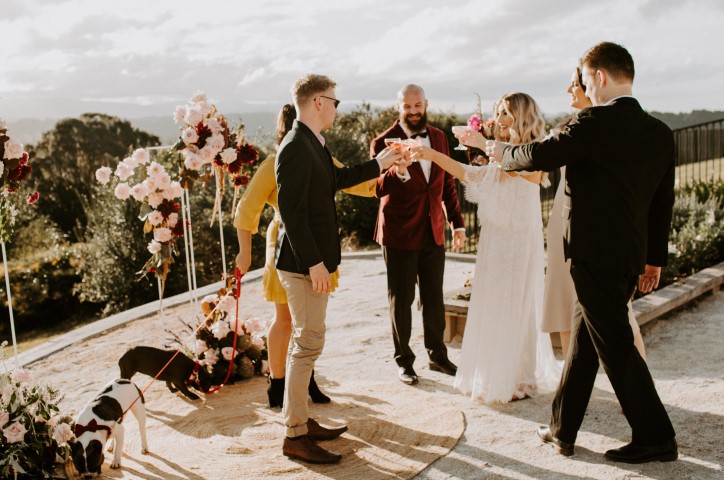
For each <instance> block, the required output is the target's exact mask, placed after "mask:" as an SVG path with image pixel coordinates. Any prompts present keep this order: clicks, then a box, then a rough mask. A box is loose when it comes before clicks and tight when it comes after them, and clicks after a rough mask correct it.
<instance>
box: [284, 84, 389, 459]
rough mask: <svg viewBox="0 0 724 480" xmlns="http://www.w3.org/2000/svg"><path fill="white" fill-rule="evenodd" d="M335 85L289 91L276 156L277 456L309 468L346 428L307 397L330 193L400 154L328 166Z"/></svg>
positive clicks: (320, 307)
mask: <svg viewBox="0 0 724 480" xmlns="http://www.w3.org/2000/svg"><path fill="white" fill-rule="evenodd" d="M335 86H336V84H335V82H334V81H332V80H331V79H330V78H328V77H325V76H323V75H314V74H309V75H305V76H304V77H302V78H300V79H299V80H297V81H296V82H295V83H294V85H293V86H292V97H293V99H294V106H295V107H296V110H297V112H298V117H297V118H298V119H297V120H296V121H295V122H294V127H293V128H292V130H291V131H289V133H287V135H286V136H285V137H284V140H283V141H282V143H281V145H280V146H279V151H278V153H277V157H276V164H275V169H276V181H277V188H278V198H279V213H280V214H281V217H282V223H281V228H280V230H279V239H278V241H277V252H276V267H277V271H278V274H279V278H280V279H281V282H282V285H283V286H284V290H285V291H286V293H287V298H288V303H289V310H290V311H291V314H292V325H293V328H294V335H293V342H294V348H293V351H292V355H291V358H290V360H289V367H288V368H287V375H286V385H285V398H284V423H285V425H286V437H285V438H284V446H283V448H282V452H283V453H284V455H286V456H288V457H293V458H298V459H300V460H303V461H306V462H310V463H334V462H338V461H339V460H340V459H341V456H340V455H338V454H336V453H332V452H329V451H327V450H325V449H323V448H322V447H320V446H319V445H317V443H316V441H318V440H330V439H332V438H336V437H337V436H339V435H340V434H342V433H343V432H344V431H346V430H347V427H346V426H345V427H341V428H337V429H326V428H324V427H321V426H320V425H319V424H317V423H316V422H315V421H314V420H313V419H310V418H309V410H308V407H307V394H308V393H307V392H308V386H309V379H310V376H311V374H312V370H313V369H314V362H315V361H316V360H317V358H318V357H319V355H320V354H321V353H322V347H323V346H324V332H325V322H324V320H325V315H326V309H327V299H328V297H329V289H330V286H331V278H330V272H334V271H335V270H336V269H337V266H338V265H339V263H340V259H341V250H340V244H339V227H338V225H337V212H336V208H335V203H334V194H335V192H336V191H337V190H339V189H343V188H347V187H351V186H352V185H357V184H358V183H362V182H364V181H366V180H371V179H373V178H375V177H377V176H379V175H380V172H381V171H382V170H383V169H386V168H389V167H390V166H391V165H392V163H393V162H394V161H397V160H400V159H401V158H402V155H401V153H400V152H399V151H396V150H392V149H389V148H388V149H386V150H384V151H383V152H380V154H379V155H377V158H376V159H373V160H369V161H367V162H365V163H363V164H360V165H355V166H353V167H347V168H335V167H334V164H333V163H332V156H331V154H330V153H329V150H327V147H326V146H325V141H324V137H322V135H321V133H320V132H321V131H322V130H326V129H329V128H331V127H332V124H333V122H334V117H335V116H336V114H337V105H338V104H339V100H337V98H336V94H335Z"/></svg>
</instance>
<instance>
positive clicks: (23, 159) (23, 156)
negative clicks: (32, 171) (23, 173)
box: [20, 152, 30, 165]
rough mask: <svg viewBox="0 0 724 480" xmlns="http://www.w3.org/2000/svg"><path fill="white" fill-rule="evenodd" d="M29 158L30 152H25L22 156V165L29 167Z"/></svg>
mask: <svg viewBox="0 0 724 480" xmlns="http://www.w3.org/2000/svg"><path fill="white" fill-rule="evenodd" d="M29 158H30V157H29V156H28V152H23V154H22V155H20V165H27V164H28V159H29Z"/></svg>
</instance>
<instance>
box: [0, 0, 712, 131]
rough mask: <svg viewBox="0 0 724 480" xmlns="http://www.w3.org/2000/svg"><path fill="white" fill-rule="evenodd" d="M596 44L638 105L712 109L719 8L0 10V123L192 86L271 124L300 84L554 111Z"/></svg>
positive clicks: (636, 1) (156, 101)
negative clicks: (628, 77)
mask: <svg viewBox="0 0 724 480" xmlns="http://www.w3.org/2000/svg"><path fill="white" fill-rule="evenodd" d="M602 40H610V41H614V42H617V43H620V44H622V45H624V46H625V47H627V48H628V49H629V51H630V52H631V53H632V55H633V57H634V60H635V62H636V81H635V84H634V94H635V95H636V96H637V97H638V98H639V99H640V101H641V103H642V104H643V106H644V108H646V109H648V110H660V111H674V112H677V111H689V110H692V109H709V110H716V109H718V110H724V93H722V92H723V89H722V87H723V86H724V53H722V45H724V1H722V0H690V1H687V0H610V1H604V0H600V1H587V0H571V1H569V0H506V1H483V0H478V1H453V0H450V1H440V0H435V1H430V0H419V1H411V0H405V1H403V0H296V1H295V0H264V1H262V0H257V1H249V0H237V1H215V0H193V1H189V0H173V1H171V0H112V1H111V0H65V1H63V0H2V8H1V9H0V45H2V57H0V58H2V62H1V63H0V72H1V74H0V117H2V118H4V119H5V120H18V119H21V118H58V117H67V116H76V115H78V114H80V113H83V112H89V111H97V112H104V113H111V114H115V115H120V116H123V117H127V118H135V117H141V116H150V115H153V116H155V115H169V116H170V115H172V113H173V108H174V107H175V105H177V104H180V103H185V102H186V100H187V99H188V98H189V97H190V96H191V95H192V94H193V93H194V92H195V91H196V90H197V89H201V90H203V91H205V92H206V93H207V94H208V96H209V97H210V98H211V100H212V101H214V102H215V103H216V104H217V107H218V108H219V110H220V111H221V112H222V113H243V112H252V111H277V110H278V108H279V106H280V105H281V104H282V103H284V102H287V101H289V99H290V95H289V87H290V85H291V84H292V82H293V81H294V80H295V79H296V78H297V77H299V76H300V75H302V74H304V73H307V72H315V73H323V74H327V75H329V76H331V77H332V78H334V79H335V80H336V81H337V82H338V87H337V96H338V97H339V98H340V99H341V100H342V101H343V104H342V105H343V106H347V107H349V106H350V105H352V104H355V103H359V102H362V101H369V102H372V103H373V105H379V106H388V105H391V104H392V103H393V102H394V100H395V93H396V91H397V90H398V89H399V87H400V86H402V85H403V84H405V83H410V82H412V83H418V84H420V85H422V86H423V87H424V88H425V90H426V92H427V97H428V99H429V102H430V108H432V109H439V110H446V111H456V112H459V113H467V112H470V111H472V110H473V108H474V106H475V97H474V95H473V92H478V93H480V95H481V96H482V97H483V108H484V110H486V111H487V110H489V108H490V107H491V105H492V102H493V101H494V100H495V99H496V98H497V97H499V96H500V95H502V94H504V93H506V92H509V91H523V92H526V93H529V94H531V95H532V96H533V97H534V98H535V99H536V100H538V102H539V103H540V105H541V107H542V108H543V110H544V111H545V112H546V113H549V114H553V113H558V112H563V111H567V110H568V96H567V94H566V93H565V89H566V87H567V83H568V80H569V78H570V74H571V71H572V69H573V67H574V66H575V65H576V62H577V60H578V58H579V57H580V55H581V54H582V53H583V51H584V50H585V49H586V48H587V47H589V46H591V45H593V44H595V43H597V42H599V41H602ZM340 108H342V107H340Z"/></svg>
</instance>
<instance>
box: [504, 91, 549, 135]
mask: <svg viewBox="0 0 724 480" xmlns="http://www.w3.org/2000/svg"><path fill="white" fill-rule="evenodd" d="M499 105H503V108H504V109H505V111H506V112H507V113H508V115H510V116H511V117H512V118H513V123H512V124H511V125H510V128H509V130H510V139H509V140H507V141H508V143H512V144H514V145H525V144H526V143H532V142H538V141H540V140H543V138H544V137H545V134H546V132H545V129H546V122H545V119H544V118H543V114H541V112H540V108H538V104H537V103H535V100H533V98H532V97H531V96H530V95H528V94H525V93H521V92H515V93H508V94H506V95H503V96H502V97H501V98H500V100H498V101H497V102H495V112H494V115H495V118H496V119H497V116H498V106H499ZM498 133H499V127H498V125H497V122H496V125H495V135H496V137H497V136H498Z"/></svg>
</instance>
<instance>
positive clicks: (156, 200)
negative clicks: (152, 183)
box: [148, 192, 163, 208]
mask: <svg viewBox="0 0 724 480" xmlns="http://www.w3.org/2000/svg"><path fill="white" fill-rule="evenodd" d="M161 202H163V194H162V193H159V192H153V193H149V194H148V204H149V205H150V206H151V208H156V207H158V206H159V205H161Z"/></svg>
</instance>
